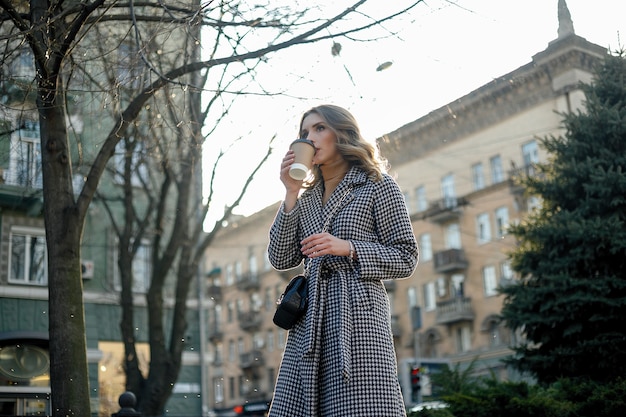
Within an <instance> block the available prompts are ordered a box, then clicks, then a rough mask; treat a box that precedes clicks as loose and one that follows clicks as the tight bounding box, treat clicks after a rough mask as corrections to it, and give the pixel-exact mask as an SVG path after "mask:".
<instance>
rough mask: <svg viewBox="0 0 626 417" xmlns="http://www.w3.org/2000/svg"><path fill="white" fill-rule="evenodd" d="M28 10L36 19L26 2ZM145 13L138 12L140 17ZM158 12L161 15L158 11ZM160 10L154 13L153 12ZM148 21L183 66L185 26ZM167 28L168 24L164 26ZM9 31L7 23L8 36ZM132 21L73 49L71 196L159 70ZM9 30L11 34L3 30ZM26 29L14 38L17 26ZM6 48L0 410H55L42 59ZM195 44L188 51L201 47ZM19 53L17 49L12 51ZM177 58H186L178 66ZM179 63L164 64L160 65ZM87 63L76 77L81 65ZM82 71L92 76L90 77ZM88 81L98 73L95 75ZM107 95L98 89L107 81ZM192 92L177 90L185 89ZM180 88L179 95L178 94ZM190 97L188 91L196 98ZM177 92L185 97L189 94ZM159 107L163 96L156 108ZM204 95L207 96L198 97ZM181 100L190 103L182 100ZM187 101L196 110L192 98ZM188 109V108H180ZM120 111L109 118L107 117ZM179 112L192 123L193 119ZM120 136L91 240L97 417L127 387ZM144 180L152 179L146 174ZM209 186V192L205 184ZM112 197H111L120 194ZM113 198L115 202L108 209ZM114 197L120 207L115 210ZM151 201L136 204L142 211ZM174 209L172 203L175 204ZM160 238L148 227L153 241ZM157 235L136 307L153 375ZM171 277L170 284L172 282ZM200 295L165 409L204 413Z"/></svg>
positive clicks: (90, 222)
mask: <svg viewBox="0 0 626 417" xmlns="http://www.w3.org/2000/svg"><path fill="white" fill-rule="evenodd" d="M22 6H23V7H26V11H25V12H24V15H25V16H27V15H28V5H27V4H26V3H25V4H22V5H20V7H22ZM140 8H141V6H138V7H137V9H136V10H137V11H139V10H140ZM151 10H155V8H152V9H151ZM154 13H157V12H154ZM145 25H153V27H152V28H151V29H153V30H151V32H150V33H151V35H152V38H151V41H152V43H151V44H150V45H149V47H147V48H145V49H144V50H142V53H143V54H145V55H148V54H150V53H153V54H154V53H156V51H155V50H154V48H155V47H156V46H158V47H159V48H160V50H159V51H158V52H159V54H162V55H163V56H166V55H167V56H168V57H169V56H171V60H172V61H174V62H173V64H179V63H180V62H181V60H182V58H180V56H181V55H182V52H183V50H184V48H185V45H188V43H185V42H184V41H185V40H188V35H189V33H190V32H192V31H191V30H190V28H189V27H188V26H187V25H181V26H180V27H178V28H176V27H174V28H173V29H172V28H170V29H169V30H167V33H165V31H164V29H162V27H161V26H163V25H165V23H162V22H159V21H158V16H157V17H155V19H154V20H153V21H151V22H149V23H146V24H145ZM160 25H161V26H160ZM9 26H10V25H9V24H8V23H7V24H6V25H5V26H3V29H2V31H4V32H6V31H7V30H9V29H6V27H9ZM129 27H130V24H126V25H125V24H124V23H119V22H118V23H114V24H111V23H109V24H107V23H103V24H102V25H89V30H88V32H87V33H86V34H84V39H83V41H82V43H81V44H79V45H77V46H76V47H75V48H74V49H75V51H76V57H80V58H76V57H75V58H76V59H75V60H73V61H72V63H73V65H74V64H75V67H74V66H73V65H72V67H73V68H72V69H71V70H72V71H74V72H73V73H72V76H70V74H66V73H64V74H63V75H64V77H65V78H64V83H65V82H67V83H68V86H67V87H68V90H70V91H71V93H70V94H68V97H66V98H67V105H68V108H67V113H68V125H69V126H70V129H69V131H70V144H71V150H72V152H73V154H72V159H71V160H72V163H73V166H72V168H73V173H74V174H75V183H74V189H75V190H80V189H81V188H82V180H83V176H84V175H86V174H87V173H88V172H89V168H90V165H91V163H92V162H93V160H94V158H95V156H96V154H97V153H98V152H99V150H100V147H101V145H102V142H103V141H104V138H106V134H107V133H108V132H109V131H110V129H111V128H112V127H113V126H114V124H115V119H114V116H115V106H119V107H123V106H125V105H127V103H128V102H129V101H130V98H132V96H133V94H136V92H137V89H139V88H140V87H141V86H142V85H145V83H146V82H148V81H149V76H150V75H151V71H150V70H148V69H147V68H145V65H142V64H143V63H142V60H141V57H140V55H139V51H138V47H139V46H140V45H139V41H137V40H136V39H134V38H132V37H129V36H125V35H127V32H128V31H129ZM4 32H3V33H4ZM16 32H17V31H16ZM4 34H5V35H6V36H5V40H4V42H5V53H4V55H3V60H2V62H1V63H0V65H1V71H0V97H1V100H0V352H1V355H0V415H3V416H4V415H51V414H52V409H53V408H54V406H53V404H51V403H50V358H49V353H48V346H49V335H48V311H49V308H48V276H47V267H46V264H47V253H46V252H47V251H46V236H45V227H44V219H43V213H42V208H43V206H44V204H45V202H44V201H43V194H42V174H41V151H40V139H41V132H40V130H39V119H38V112H37V108H36V104H35V99H36V97H35V95H36V92H35V91H34V90H33V89H32V86H33V80H34V79H35V68H34V65H33V62H34V61H33V55H32V53H31V51H30V50H29V49H28V47H27V45H26V43H25V42H23V41H20V39H13V38H11V37H10V36H9V35H7V34H6V33H4ZM195 39H196V38H194V39H193V41H192V44H193V46H192V47H191V48H190V49H191V50H192V51H193V49H194V48H195V49H197V46H196V42H195ZM11 52H14V53H13V54H11ZM177 60H178V62H177ZM170 64H172V63H168V62H166V60H165V59H163V60H162V61H160V65H162V69H165V68H167V65H170ZM77 68H78V70H76V69H77ZM81 71H84V72H81ZM85 74H89V76H86V75H85ZM109 81H110V82H111V84H112V87H111V88H110V89H108V90H106V89H104V90H103V87H101V86H102V85H110V84H107V82H109ZM182 89H183V86H180V90H179V91H182ZM176 92H177V91H170V94H171V95H172V96H171V97H173V96H174V94H175V93H176ZM188 95H189V94H187V96H188ZM184 96H185V95H183V94H178V97H184ZM171 97H170V98H167V97H163V96H157V98H156V99H155V101H153V102H151V104H152V106H153V107H155V104H156V105H160V106H163V107H166V105H170V106H171V105H172V103H177V102H176V101H175V100H174V99H172V98H171ZM159 100H160V101H159ZM198 100H199V96H198ZM179 104H182V103H179ZM185 104H188V103H185ZM180 107H183V106H182V105H181V106H180ZM110 109H113V110H112V111H109V110H110ZM180 117H181V118H183V119H185V120H189V119H192V116H190V115H189V114H188V113H185V112H183V111H181V112H180ZM147 119H148V117H140V118H139V119H138V120H137V123H136V129H134V131H133V133H132V134H133V135H140V134H143V135H145V137H150V135H154V133H153V131H149V129H155V130H156V129H157V128H158V126H157V124H156V122H153V121H150V120H147ZM167 134H170V135H172V136H170V137H173V135H174V132H171V131H165V129H162V130H161V131H160V133H159V137H167V136H166V135H167ZM146 143H148V141H147V140H146V141H143V142H142V143H141V145H144V147H143V148H140V149H139V150H135V153H134V157H133V169H134V172H133V174H132V176H133V178H132V182H133V191H137V190H139V187H140V186H141V185H142V182H141V181H140V180H141V178H140V177H141V176H142V175H144V174H145V173H146V171H145V165H142V164H140V163H138V161H146V160H147V159H148V156H149V155H148V151H147V149H146V147H145V144H146ZM126 154H127V153H126V149H124V146H123V141H121V142H120V145H119V146H118V147H117V149H116V151H115V153H114V155H113V157H112V158H111V160H110V165H109V170H107V173H105V174H104V176H103V178H102V181H101V184H100V188H99V193H100V194H99V195H98V198H96V200H95V201H94V202H92V204H91V206H90V208H89V213H88V215H87V219H86V222H85V231H84V236H83V242H82V249H81V257H82V267H83V271H82V272H83V273H82V279H83V300H84V312H85V326H86V334H85V337H86V342H87V352H86V354H87V362H88V372H89V392H90V397H91V398H90V399H91V411H92V415H106V416H109V415H111V414H112V413H114V412H117V411H119V408H120V406H119V404H118V397H119V395H120V394H121V393H122V392H124V390H125V387H124V385H125V373H124V360H123V359H124V346H123V343H122V337H121V331H120V322H121V320H122V314H121V307H120V291H121V284H120V271H119V267H118V263H117V260H118V246H119V244H118V239H117V234H116V233H115V230H114V225H113V221H112V220H111V216H110V215H109V214H108V213H109V212H110V213H111V214H113V217H115V219H116V221H118V222H119V221H121V218H122V214H121V213H122V208H121V203H119V201H120V199H119V198H116V197H117V196H119V195H120V190H121V188H122V185H123V182H122V180H121V178H120V176H119V175H114V174H112V173H116V172H117V173H119V172H122V168H123V167H124V163H125V162H126V161H125V158H124V156H125V155H126ZM143 179H144V180H146V177H144V178H143ZM198 188H201V185H200V184H199V185H198ZM111 196H113V197H111ZM104 197H111V198H110V199H109V201H108V208H107V207H105V202H104ZM112 201H113V203H112ZM145 207H146V204H144V203H139V204H138V205H137V206H136V207H135V209H136V210H139V211H141V210H142V209H144V208H145ZM167 210H169V208H168V209H167ZM152 234H153V231H151V230H148V233H147V236H151V235H152ZM149 244H150V243H149V240H146V241H145V242H144V241H142V242H141V245H140V248H139V250H138V254H137V256H135V259H134V260H133V262H132V270H133V272H134V275H135V280H134V282H133V298H134V300H133V303H134V311H135V317H134V319H135V325H136V331H135V334H134V336H135V340H136V345H137V351H138V356H140V367H141V369H142V371H143V372H144V376H145V375H147V369H148V363H149V361H150V353H149V349H148V333H149V331H148V328H147V317H148V313H147V308H146V306H147V303H146V292H147V289H148V287H149V285H150V276H151V267H152V263H151V257H150V253H151V248H150V246H149ZM168 278H171V277H168ZM166 287H167V288H168V289H167V290H166V294H165V295H164V298H165V300H164V302H165V304H166V308H165V312H164V313H165V314H164V315H166V316H171V306H172V305H173V298H174V295H173V294H174V290H173V288H172V287H173V285H172V284H171V281H170V280H168V283H167V285H166ZM196 295H197V292H196V291H193V293H192V295H191V296H190V300H189V309H188V317H187V334H186V337H185V339H186V340H185V346H184V348H183V350H184V351H183V354H182V366H181V371H180V374H179V378H178V381H177V383H176V384H175V385H174V389H173V394H172V395H171V397H170V398H169V401H168V404H167V405H168V407H167V409H168V410H167V411H168V414H174V415H179V416H180V415H201V413H202V395H201V392H202V391H203V390H202V387H201V384H202V379H201V366H200V364H201V362H202V359H201V357H200V352H201V351H202V350H203V349H202V343H203V342H202V338H201V337H200V328H201V326H200V324H199V323H200V322H201V313H202V309H201V308H200V306H201V303H200V301H199V300H198V299H197V297H196Z"/></svg>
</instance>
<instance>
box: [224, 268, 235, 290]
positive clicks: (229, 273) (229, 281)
mask: <svg viewBox="0 0 626 417" xmlns="http://www.w3.org/2000/svg"><path fill="white" fill-rule="evenodd" d="M234 283H235V274H234V273H233V266H232V265H230V264H229V265H226V285H233V284H234Z"/></svg>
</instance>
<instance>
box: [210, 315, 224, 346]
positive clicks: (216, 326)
mask: <svg viewBox="0 0 626 417" xmlns="http://www.w3.org/2000/svg"><path fill="white" fill-rule="evenodd" d="M207 336H208V338H209V340H210V341H211V342H212V343H217V342H219V341H221V340H222V338H223V337H224V332H223V331H222V326H221V325H220V323H219V322H218V321H216V320H211V321H210V322H209V325H208V326H207Z"/></svg>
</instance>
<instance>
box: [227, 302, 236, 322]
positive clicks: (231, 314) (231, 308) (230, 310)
mask: <svg viewBox="0 0 626 417" xmlns="http://www.w3.org/2000/svg"><path fill="white" fill-rule="evenodd" d="M226 319H227V320H228V322H229V323H232V322H233V320H234V319H235V303H234V302H233V301H232V300H229V301H228V302H226Z"/></svg>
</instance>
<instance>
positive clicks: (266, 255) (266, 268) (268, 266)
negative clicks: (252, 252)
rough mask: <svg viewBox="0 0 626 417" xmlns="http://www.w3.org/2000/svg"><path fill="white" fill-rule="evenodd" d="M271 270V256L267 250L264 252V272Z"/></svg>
mask: <svg viewBox="0 0 626 417" xmlns="http://www.w3.org/2000/svg"><path fill="white" fill-rule="evenodd" d="M270 269H272V264H271V263H270V255H269V253H268V252H267V251H266V250H265V251H263V270H264V271H269V270H270Z"/></svg>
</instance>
